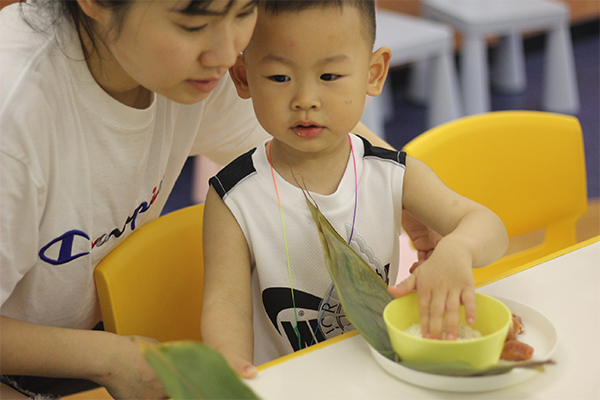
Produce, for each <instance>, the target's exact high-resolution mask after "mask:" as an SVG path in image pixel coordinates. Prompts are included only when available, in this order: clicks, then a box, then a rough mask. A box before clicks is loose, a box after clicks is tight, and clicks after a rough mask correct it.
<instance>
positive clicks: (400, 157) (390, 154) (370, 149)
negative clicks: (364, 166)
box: [357, 135, 406, 166]
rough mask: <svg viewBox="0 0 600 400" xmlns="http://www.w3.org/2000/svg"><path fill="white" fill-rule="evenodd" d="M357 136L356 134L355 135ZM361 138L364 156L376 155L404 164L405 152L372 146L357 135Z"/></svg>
mask: <svg viewBox="0 0 600 400" xmlns="http://www.w3.org/2000/svg"><path fill="white" fill-rule="evenodd" d="M357 136H358V135H357ZM358 137H359V138H361V139H362V141H363V143H364V145H365V157H377V158H381V159H384V160H390V161H394V162H396V163H398V164H400V165H404V166H406V153H405V152H403V151H397V150H389V149H384V148H383V147H377V146H373V145H372V144H371V142H369V141H368V140H367V139H365V138H364V137H362V136H358Z"/></svg>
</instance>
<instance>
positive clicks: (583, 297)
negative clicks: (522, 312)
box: [246, 239, 600, 400]
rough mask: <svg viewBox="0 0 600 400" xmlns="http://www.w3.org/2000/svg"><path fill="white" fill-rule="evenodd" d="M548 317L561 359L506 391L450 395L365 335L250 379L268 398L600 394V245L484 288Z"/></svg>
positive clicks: (573, 399)
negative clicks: (393, 362)
mask: <svg viewBox="0 0 600 400" xmlns="http://www.w3.org/2000/svg"><path fill="white" fill-rule="evenodd" d="M478 291H479V292H481V293H485V294H490V295H495V296H500V297H505V298H509V299H512V300H515V301H518V302H520V303H523V304H526V305H528V306H530V307H532V308H534V309H536V310H538V311H539V312H541V313H542V314H544V315H545V316H546V317H548V319H550V321H552V323H553V324H554V325H555V327H556V330H557V334H558V347H557V349H556V352H555V353H554V355H553V357H552V358H553V359H554V360H555V361H556V362H557V364H556V365H555V366H549V367H547V368H546V371H545V372H544V373H541V374H538V375H537V376H534V377H533V378H531V379H529V380H527V381H525V382H523V383H520V384H517V385H515V386H511V387H508V388H505V389H501V390H497V391H493V392H483V393H449V392H442V391H436V390H430V389H424V388H420V387H417V386H413V385H411V384H408V383H406V382H403V381H401V380H399V379H397V378H395V377H393V376H391V375H390V374H388V373H387V372H386V371H384V370H383V369H382V368H381V367H380V366H379V364H377V362H376V361H375V360H374V358H373V357H372V355H371V353H370V351H369V349H368V347H367V344H366V342H365V341H364V339H363V338H362V337H361V336H359V335H347V336H342V337H339V338H336V339H334V340H330V341H327V342H324V343H321V344H319V345H316V346H313V347H311V348H309V349H306V350H302V351H300V352H297V353H294V354H292V355H290V356H287V357H285V358H284V359H283V360H278V361H277V362H272V363H271V364H269V366H266V365H265V367H266V368H261V371H260V372H259V375H258V377H256V378H255V379H252V380H248V381H246V382H247V383H248V385H249V386H250V387H251V388H252V389H253V390H254V391H255V392H256V393H257V394H258V395H259V396H260V397H261V398H263V399H265V400H270V399H482V398H483V399H510V400H515V399H540V400H542V399H543V400H550V399H561V400H563V399H564V400H584V399H585V400H588V399H600V242H598V240H597V239H595V240H591V241H588V242H586V243H585V244H584V245H583V246H582V245H577V246H574V247H573V248H571V249H569V250H568V251H567V252H565V254H562V253H559V254H556V255H554V258H552V259H550V260H548V261H545V262H543V263H541V264H539V265H536V266H533V267H531V268H528V269H526V270H524V271H522V272H519V273H517V274H515V275H512V276H509V277H507V278H504V279H502V280H500V281H497V282H494V283H491V284H489V285H487V286H485V287H482V288H480V289H478Z"/></svg>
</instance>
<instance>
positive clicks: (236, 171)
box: [208, 148, 256, 198]
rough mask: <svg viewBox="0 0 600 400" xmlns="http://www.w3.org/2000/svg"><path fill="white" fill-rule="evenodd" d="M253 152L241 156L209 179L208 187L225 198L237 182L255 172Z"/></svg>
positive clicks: (253, 150)
mask: <svg viewBox="0 0 600 400" xmlns="http://www.w3.org/2000/svg"><path fill="white" fill-rule="evenodd" d="M255 151H256V148H254V149H252V150H250V151H248V152H247V153H244V154H242V155H241V156H239V157H238V158H236V159H235V160H233V161H232V162H231V163H229V164H228V165H227V166H226V167H225V168H223V169H222V170H220V171H219V173H218V174H217V175H215V176H213V177H212V178H210V179H209V181H208V183H209V185H211V186H212V187H214V188H215V190H216V191H217V193H218V194H219V196H221V198H223V197H225V195H226V194H227V192H229V191H230V190H231V189H233V187H234V186H235V185H237V184H238V182H240V181H242V180H243V179H244V178H246V177H247V176H248V175H251V174H253V173H255V172H256V169H255V168H254V163H253V162H252V154H254V152H255Z"/></svg>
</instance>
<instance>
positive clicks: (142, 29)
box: [90, 0, 257, 104]
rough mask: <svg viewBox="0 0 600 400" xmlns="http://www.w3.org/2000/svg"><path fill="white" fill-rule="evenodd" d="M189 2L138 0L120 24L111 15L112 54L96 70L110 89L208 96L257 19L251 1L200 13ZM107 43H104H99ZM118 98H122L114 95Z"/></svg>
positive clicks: (186, 100)
mask: <svg viewBox="0 0 600 400" xmlns="http://www.w3.org/2000/svg"><path fill="white" fill-rule="evenodd" d="M189 4H190V0H164V1H158V0H156V1H154V0H152V1H148V0H136V1H134V2H133V4H132V5H131V6H130V7H129V9H128V10H127V12H126V14H125V15H124V18H123V20H122V21H121V23H120V26H119V27H115V24H114V15H112V14H110V15H109V16H108V17H107V18H106V24H105V25H104V26H103V25H102V20H101V21H98V20H97V22H100V25H101V28H105V32H106V34H105V36H104V37H103V41H104V43H105V44H106V49H108V50H109V53H108V54H105V55H104V56H103V59H102V60H101V61H100V62H99V64H100V71H101V72H100V73H99V74H94V68H92V66H90V69H91V70H92V74H94V77H95V78H96V79H97V80H98V82H99V84H100V85H101V86H103V87H104V89H105V90H107V92H109V93H110V94H111V95H113V96H114V93H111V91H113V92H119V91H121V92H126V91H131V90H135V89H136V88H139V87H140V86H142V87H143V88H146V89H148V90H151V91H153V92H156V93H159V94H161V95H163V96H165V97H167V98H169V99H171V100H173V101H176V102H178V103H183V104H192V103H196V102H198V101H201V100H203V99H205V98H206V97H207V96H208V94H209V93H210V92H211V91H212V90H213V89H214V88H215V86H216V85H217V83H218V82H219V80H220V79H221V77H222V76H223V75H224V74H225V73H226V72H227V69H228V68H229V67H231V66H232V65H233V64H234V63H235V61H236V58H237V55H238V54H240V52H241V51H242V50H244V48H245V47H246V45H247V44H248V42H249V40H250V37H251V36H252V31H253V29H254V25H255V23H256V15H257V12H256V5H255V2H254V1H250V0H235V1H229V0H213V1H212V2H210V4H209V5H208V7H205V8H203V9H202V11H201V13H196V14H194V13H189V12H186V9H187V8H188V5H189ZM100 46H102V45H100ZM115 97H116V98H118V97H117V96H115Z"/></svg>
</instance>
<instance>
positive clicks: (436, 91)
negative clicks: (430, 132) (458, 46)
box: [427, 53, 462, 128]
mask: <svg viewBox="0 0 600 400" xmlns="http://www.w3.org/2000/svg"><path fill="white" fill-rule="evenodd" d="M431 61H432V65H431V74H430V75H429V76H430V87H431V92H430V93H431V95H430V96H429V109H428V115H427V127H428V128H432V127H434V126H437V125H440V124H443V123H445V122H448V121H452V120H453V119H456V118H459V117H461V116H462V112H461V104H460V103H461V102H460V95H459V88H458V80H457V77H456V68H455V66H454V58H453V56H452V54H451V53H448V54H444V55H440V56H438V57H434V58H433V59H432V60H431Z"/></svg>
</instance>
